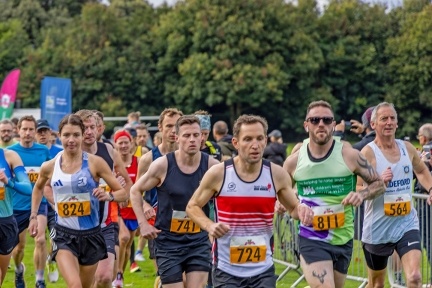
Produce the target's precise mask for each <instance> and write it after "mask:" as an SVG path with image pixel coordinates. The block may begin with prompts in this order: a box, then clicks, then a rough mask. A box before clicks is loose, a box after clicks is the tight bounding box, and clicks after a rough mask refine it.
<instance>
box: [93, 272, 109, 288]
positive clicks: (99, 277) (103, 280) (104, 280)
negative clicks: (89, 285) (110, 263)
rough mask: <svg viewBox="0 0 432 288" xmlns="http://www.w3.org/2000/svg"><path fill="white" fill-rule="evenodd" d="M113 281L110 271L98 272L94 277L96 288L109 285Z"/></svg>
mask: <svg viewBox="0 0 432 288" xmlns="http://www.w3.org/2000/svg"><path fill="white" fill-rule="evenodd" d="M112 280H113V272H112V270H110V269H106V271H98V273H96V275H95V283H96V287H106V285H107V284H110V285H111V282H112Z"/></svg>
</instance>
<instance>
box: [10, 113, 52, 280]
mask: <svg viewBox="0 0 432 288" xmlns="http://www.w3.org/2000/svg"><path fill="white" fill-rule="evenodd" d="M36 127H37V122H36V119H35V118H34V117H33V116H31V115H27V116H23V117H21V119H20V120H19V122H18V131H19V134H20V142H19V143H16V144H14V145H12V146H10V147H9V148H8V149H9V150H13V151H15V152H17V153H18V155H19V156H20V157H21V159H22V161H23V163H24V167H25V170H26V173H27V175H28V177H29V180H30V182H31V184H32V187H34V185H35V183H36V181H37V179H38V178H39V171H40V167H41V166H42V164H43V163H44V162H46V161H48V160H51V156H50V153H49V150H48V148H47V147H46V146H45V145H41V144H39V143H36V142H35V140H36V138H35V136H36ZM30 199H31V196H25V195H21V194H19V193H15V194H14V196H13V203H14V216H15V218H16V219H17V223H18V229H19V232H20V236H19V240H20V241H19V244H18V245H17V246H16V247H15V249H14V251H13V253H12V257H13V260H14V263H15V287H18V288H20V287H25V280H24V272H25V267H24V264H23V259H24V250H25V245H26V233H25V230H26V229H27V228H28V225H29V221H30V220H29V219H30V217H31V216H34V219H35V220H37V223H38V226H39V227H40V230H39V231H38V234H37V235H34V237H35V249H34V251H33V262H34V266H35V270H36V271H35V273H34V275H35V278H36V287H37V288H45V286H46V284H45V278H44V272H45V262H46V259H47V245H46V236H45V229H46V228H47V215H48V203H47V201H46V199H45V198H42V202H41V203H40V206H39V209H36V210H33V211H32V212H35V215H31V213H30V208H31V207H30V204H31V201H30Z"/></svg>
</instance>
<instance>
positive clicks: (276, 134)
mask: <svg viewBox="0 0 432 288" xmlns="http://www.w3.org/2000/svg"><path fill="white" fill-rule="evenodd" d="M268 136H269V137H275V138H281V137H282V132H281V131H279V130H277V129H276V130H273V131H272V132H270V134H269V135H268Z"/></svg>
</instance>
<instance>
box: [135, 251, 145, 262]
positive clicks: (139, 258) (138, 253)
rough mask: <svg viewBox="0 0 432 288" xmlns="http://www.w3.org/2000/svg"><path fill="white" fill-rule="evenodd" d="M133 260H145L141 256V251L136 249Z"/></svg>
mask: <svg viewBox="0 0 432 288" xmlns="http://www.w3.org/2000/svg"><path fill="white" fill-rule="evenodd" d="M135 261H139V262H142V261H145V258H144V256H143V254H142V252H139V251H137V252H136V253H135Z"/></svg>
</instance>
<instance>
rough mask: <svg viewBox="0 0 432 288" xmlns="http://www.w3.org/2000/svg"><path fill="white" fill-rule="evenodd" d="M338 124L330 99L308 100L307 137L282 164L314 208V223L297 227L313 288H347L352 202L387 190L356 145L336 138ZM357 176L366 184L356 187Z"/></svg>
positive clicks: (299, 191) (308, 277)
mask: <svg viewBox="0 0 432 288" xmlns="http://www.w3.org/2000/svg"><path fill="white" fill-rule="evenodd" d="M335 125H336V122H335V121H334V115H333V111H332V107H331V105H330V104H329V103H327V102H325V101H322V100H321V101H314V102H312V103H310V104H309V107H308V109H307V113H306V120H305V121H304V124H303V127H304V129H305V130H306V132H308V133H309V138H308V139H306V140H304V141H303V145H302V146H301V148H300V149H299V150H298V151H297V152H295V153H294V154H292V155H291V156H290V157H288V159H287V160H286V161H285V163H284V168H285V169H286V170H287V171H288V173H289V174H290V176H291V178H292V179H293V186H294V185H295V184H297V189H298V194H299V198H300V201H301V202H302V203H304V204H306V205H308V206H310V207H311V208H312V210H313V211H314V217H313V221H312V225H304V224H302V223H301V224H300V226H299V243H300V244H299V248H300V261H301V266H302V269H303V273H304V275H305V277H306V281H307V282H308V284H309V285H310V286H311V287H318V286H319V287H336V288H338V287H344V283H345V279H346V274H347V272H348V266H349V263H350V261H351V255H352V249H353V237H354V221H353V220H354V206H359V205H360V204H361V203H362V202H363V200H364V199H372V198H374V197H375V196H377V195H380V194H382V193H384V190H385V186H384V182H383V181H382V180H381V178H380V176H379V175H378V173H377V172H376V171H375V169H373V167H372V166H371V165H370V164H369V162H368V161H367V160H366V158H365V157H364V156H363V155H362V154H360V152H359V151H358V150H355V149H353V148H352V147H351V145H349V144H348V143H345V142H342V141H337V140H335V139H333V135H332V134H333V133H332V132H333V130H334V127H335ZM356 175H359V176H360V177H362V178H363V179H364V181H365V182H366V183H367V184H368V187H367V188H365V189H363V190H361V191H358V192H355V190H356V177H357V176H356ZM317 251H320V252H319V253H317Z"/></svg>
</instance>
